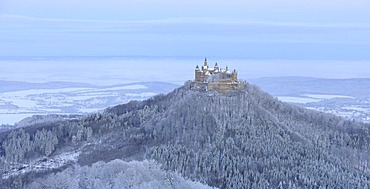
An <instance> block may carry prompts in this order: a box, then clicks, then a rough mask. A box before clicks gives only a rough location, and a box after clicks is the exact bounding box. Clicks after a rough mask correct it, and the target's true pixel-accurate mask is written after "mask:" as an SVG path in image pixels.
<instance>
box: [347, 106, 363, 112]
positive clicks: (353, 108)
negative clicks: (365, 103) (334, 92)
mask: <svg viewBox="0 0 370 189" xmlns="http://www.w3.org/2000/svg"><path fill="white" fill-rule="evenodd" d="M342 109H344V110H355V111H359V112H369V111H370V109H368V108H361V107H350V106H347V107H342Z"/></svg>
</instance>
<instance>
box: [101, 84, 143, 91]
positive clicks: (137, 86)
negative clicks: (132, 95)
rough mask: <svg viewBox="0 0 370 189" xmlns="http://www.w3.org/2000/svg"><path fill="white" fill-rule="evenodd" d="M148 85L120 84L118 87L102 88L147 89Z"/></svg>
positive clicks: (116, 89)
mask: <svg viewBox="0 0 370 189" xmlns="http://www.w3.org/2000/svg"><path fill="white" fill-rule="evenodd" d="M147 88H148V87H147V86H145V85H126V86H120V87H111V88H105V89H104V90H112V91H113V90H114V91H118V90H135V89H147Z"/></svg>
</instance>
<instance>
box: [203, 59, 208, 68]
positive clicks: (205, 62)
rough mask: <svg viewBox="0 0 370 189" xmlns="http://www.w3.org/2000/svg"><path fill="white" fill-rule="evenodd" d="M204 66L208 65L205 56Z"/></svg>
mask: <svg viewBox="0 0 370 189" xmlns="http://www.w3.org/2000/svg"><path fill="white" fill-rule="evenodd" d="M204 66H208V61H207V57H205V58H204Z"/></svg>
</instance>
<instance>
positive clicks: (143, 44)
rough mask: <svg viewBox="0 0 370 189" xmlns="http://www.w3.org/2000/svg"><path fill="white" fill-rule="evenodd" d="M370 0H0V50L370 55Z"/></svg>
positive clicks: (71, 53) (46, 53)
mask: <svg viewBox="0 0 370 189" xmlns="http://www.w3.org/2000/svg"><path fill="white" fill-rule="evenodd" d="M369 12H370V1H369V0H326V1H323V0H252V1H244V0H243V1H242V0H228V1H225V0H213V1H204V0H203V1H202V0H187V1H173V0H157V1H153V0H130V1H128V0H26V1H25V0H0V29H1V30H0V32H1V36H0V43H1V45H0V56H2V57H5V56H111V55H117V56H129V55H143V56H145V55H148V56H204V55H209V56H216V55H219V56H223V57H241V58H281V59H285V58H288V59H309V58H313V59H370V55H369V53H368V50H367V49H370V24H369V23H370V13H369Z"/></svg>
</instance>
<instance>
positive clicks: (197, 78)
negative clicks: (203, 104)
mask: <svg viewBox="0 0 370 189" xmlns="http://www.w3.org/2000/svg"><path fill="white" fill-rule="evenodd" d="M201 81H202V71H201V70H200V69H199V66H198V65H197V66H196V67H195V82H201Z"/></svg>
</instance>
